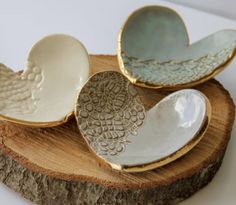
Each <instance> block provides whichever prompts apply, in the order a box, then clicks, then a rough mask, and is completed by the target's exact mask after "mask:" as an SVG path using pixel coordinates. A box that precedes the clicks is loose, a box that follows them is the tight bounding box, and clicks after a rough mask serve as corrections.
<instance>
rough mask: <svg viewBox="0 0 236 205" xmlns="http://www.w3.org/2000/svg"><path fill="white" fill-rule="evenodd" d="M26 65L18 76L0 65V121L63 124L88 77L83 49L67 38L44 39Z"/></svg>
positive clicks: (84, 50)
mask: <svg viewBox="0 0 236 205" xmlns="http://www.w3.org/2000/svg"><path fill="white" fill-rule="evenodd" d="M27 62H28V63H27V66H26V68H25V69H24V71H23V72H22V73H21V74H19V73H14V72H13V71H12V70H11V69H9V68H8V67H6V66H5V65H3V64H1V65H0V118H1V119H4V120H8V121H12V122H15V123H20V124H26V125H31V126H42V127H44V126H55V125H58V124H61V123H64V122H66V121H67V120H68V118H69V116H71V115H72V114H73V109H74V105H75V103H76V99H77V95H78V92H79V91H80V89H81V87H82V86H83V84H84V83H85V82H86V81H87V79H88V77H89V57H88V54H87V51H86V49H85V47H84V46H83V45H82V43H81V42H80V41H78V40H77V39H75V38H73V37H71V36H68V35H62V34H58V35H51V36H47V37H45V38H43V39H42V40H40V41H39V42H37V43H36V44H35V45H34V46H33V47H32V49H31V51H30V52H29V55H28V59H27Z"/></svg>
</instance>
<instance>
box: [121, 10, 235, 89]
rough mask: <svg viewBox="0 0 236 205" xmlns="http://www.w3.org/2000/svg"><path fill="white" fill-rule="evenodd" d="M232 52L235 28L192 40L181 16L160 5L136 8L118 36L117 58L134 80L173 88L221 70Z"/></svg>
mask: <svg viewBox="0 0 236 205" xmlns="http://www.w3.org/2000/svg"><path fill="white" fill-rule="evenodd" d="M235 54H236V31H234V30H222V31H219V32H216V33H214V34H212V35H210V36H208V37H206V38H203V39H202V40H199V41H198V42H196V43H193V44H191V45H190V44H189V37H188V33H187V30H186V27H185V24H184V22H183V20H182V19H181V17H180V16H179V15H178V14H177V13H176V12H175V11H173V10H171V9H169V8H166V7H161V6H148V7H143V8H141V9H138V10H137V11H135V12H134V13H132V14H131V15H130V16H129V17H128V19H127V20H126V22H125V24H124V26H123V28H122V29H121V32H120V34H119V40H118V61H119V64H120V69H121V71H122V72H123V74H124V75H125V76H126V77H127V78H128V79H129V80H130V81H131V82H132V83H134V84H137V85H139V86H143V87H149V88H156V89H158V88H159V89H160V88H162V89H170V90H175V89H179V88H187V87H192V86H195V85H198V84H200V83H203V82H205V81H207V80H209V79H210V78H212V77H214V76H215V75H216V74H218V73H219V72H220V71H222V70H223V69H224V68H225V67H226V65H227V63H228V62H230V60H231V59H233V57H234V56H235Z"/></svg>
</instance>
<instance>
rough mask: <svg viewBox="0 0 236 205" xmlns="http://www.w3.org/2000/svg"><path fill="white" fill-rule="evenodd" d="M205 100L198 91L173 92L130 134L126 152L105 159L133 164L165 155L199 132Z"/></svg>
mask: <svg viewBox="0 0 236 205" xmlns="http://www.w3.org/2000/svg"><path fill="white" fill-rule="evenodd" d="M205 116H206V101H205V97H204V96H203V94H202V93H200V92H199V91H197V90H192V89H186V90H181V91H177V92H174V93H172V94H171V95H169V96H167V97H166V98H164V99H163V100H162V101H160V102H159V103H158V104H157V105H155V106H154V107H153V108H152V109H151V110H149V111H148V112H147V114H146V119H145V121H144V124H143V126H142V127H141V128H139V130H138V131H137V134H136V135H130V136H129V137H128V140H129V141H130V143H129V144H128V145H127V148H126V150H125V152H122V153H121V154H120V155H116V156H112V157H111V156H105V157H104V158H105V159H106V160H108V161H109V162H110V163H112V164H118V165H121V166H135V165H141V164H149V163H151V162H155V161H159V160H161V159H163V158H166V157H168V156H170V155H172V154H174V153H175V152H176V151H178V150H179V149H181V148H182V147H184V146H185V145H186V144H188V143H189V142H190V141H191V140H192V139H193V138H194V137H195V136H196V134H197V133H198V132H199V131H200V129H201V127H202V124H203V121H204V119H205Z"/></svg>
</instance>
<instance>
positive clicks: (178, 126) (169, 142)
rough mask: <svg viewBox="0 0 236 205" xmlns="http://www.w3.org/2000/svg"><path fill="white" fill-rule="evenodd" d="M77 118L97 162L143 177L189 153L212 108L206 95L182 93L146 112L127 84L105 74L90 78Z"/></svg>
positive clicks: (123, 79)
mask: <svg viewBox="0 0 236 205" xmlns="http://www.w3.org/2000/svg"><path fill="white" fill-rule="evenodd" d="M75 116H76V120H77V124H78V127H79V129H80V131H81V134H82V136H83V137H84V139H85V141H86V142H87V144H88V146H89V147H90V149H91V150H92V151H93V152H94V153H95V154H96V156H98V157H99V159H102V161H104V162H105V164H107V165H109V166H110V167H112V168H113V169H116V170H123V171H127V172H141V171H146V170H150V169H154V168H158V167H160V166H163V165H165V164H167V163H170V162H172V161H173V160H176V159H177V158H179V157H180V156H182V155H184V154H185V153H187V152H188V151H190V150H191V149H192V148H193V147H194V146H195V145H196V144H197V143H198V142H199V141H200V139H201V138H202V137H203V135H204V133H205V131H206V129H207V127H208V125H209V121H210V116H211V106H210V103H209V101H208V99H207V98H206V96H205V95H204V94H202V93H201V92H199V91H197V90H193V89H186V90H181V91H177V92H174V93H172V94H170V95H169V96H167V97H166V98H164V99H163V100H161V101H160V102H159V103H158V104H156V105H155V106H154V107H153V108H151V109H150V110H149V111H145V108H144V105H143V104H142V102H141V100H140V97H139V94H138V92H137V90H136V88H135V87H134V86H133V85H132V84H131V83H130V82H129V80H128V79H127V78H126V77H125V76H123V75H122V74H120V73H118V72H115V71H106V72H100V73H97V74H95V75H93V76H92V77H91V78H90V79H89V80H88V82H87V83H86V84H85V85H84V87H83V88H82V89H81V92H80V94H79V96H78V101H77V106H76V109H75Z"/></svg>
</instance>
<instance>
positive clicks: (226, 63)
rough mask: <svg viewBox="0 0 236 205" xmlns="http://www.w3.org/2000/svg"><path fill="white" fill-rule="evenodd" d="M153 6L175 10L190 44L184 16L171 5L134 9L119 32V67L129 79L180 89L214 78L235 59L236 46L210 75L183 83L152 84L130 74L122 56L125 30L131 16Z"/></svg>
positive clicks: (146, 86)
mask: <svg viewBox="0 0 236 205" xmlns="http://www.w3.org/2000/svg"><path fill="white" fill-rule="evenodd" d="M152 7H160V8H162V9H167V10H170V11H172V12H174V13H175V14H176V15H177V16H178V17H179V18H180V19H181V20H182V22H183V24H184V26H185V30H186V34H187V37H188V45H186V46H187V47H188V46H190V40H189V35H188V30H187V27H186V24H185V23H184V21H183V18H182V17H181V16H180V14H179V13H178V12H177V11H175V10H174V9H171V8H169V7H164V6H159V5H150V6H145V7H141V8H139V9H137V10H135V11H133V12H132V13H131V14H129V16H128V17H127V19H126V21H125V23H124V24H123V26H122V27H121V29H120V31H119V34H118V47H117V59H118V64H119V68H120V70H121V72H122V74H123V75H124V76H125V77H126V78H128V79H129V81H130V82H131V83H133V84H135V85H137V86H140V87H145V88H151V89H162V90H178V89H183V88H190V87H194V86H197V85H199V84H201V83H204V82H206V81H208V80H210V79H211V78H213V77H214V76H216V75H217V74H219V73H220V72H221V71H223V70H224V69H225V68H226V67H227V66H228V65H229V64H230V63H231V62H232V60H233V59H234V57H235V56H236V47H235V48H234V50H233V52H232V54H231V55H230V56H229V58H228V60H227V61H226V62H224V63H223V64H221V65H219V66H218V67H217V68H215V69H214V70H213V71H212V72H211V73H209V74H208V75H206V76H204V77H202V78H200V79H198V80H196V81H192V82H189V83H183V84H181V83H180V84H176V85H163V84H152V83H148V82H144V81H140V80H138V79H136V78H134V77H132V76H130V75H129V73H128V72H127V70H126V68H125V65H124V62H123V59H122V56H121V52H122V35H123V30H124V29H125V28H126V25H127V23H128V22H129V20H130V19H131V17H132V16H133V15H135V14H136V13H138V12H140V11H142V10H145V9H147V8H152ZM228 30H232V31H235V32H236V30H234V29H228ZM200 40H201V39H200Z"/></svg>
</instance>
